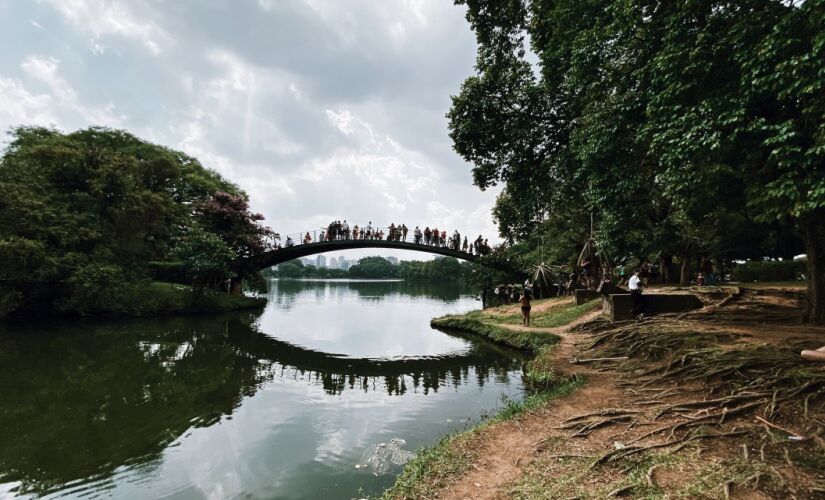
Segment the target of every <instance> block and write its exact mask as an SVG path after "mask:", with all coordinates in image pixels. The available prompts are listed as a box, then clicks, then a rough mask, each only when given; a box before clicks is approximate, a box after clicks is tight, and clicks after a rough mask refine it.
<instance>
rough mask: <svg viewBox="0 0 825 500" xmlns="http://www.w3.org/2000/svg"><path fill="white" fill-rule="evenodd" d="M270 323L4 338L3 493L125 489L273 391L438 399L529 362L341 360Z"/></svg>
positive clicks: (500, 357) (132, 327)
mask: <svg viewBox="0 0 825 500" xmlns="http://www.w3.org/2000/svg"><path fill="white" fill-rule="evenodd" d="M347 286H352V287H355V288H356V289H361V290H363V291H366V292H368V291H369V289H370V287H371V285H370V284H365V283H361V284H358V283H355V284H353V283H351V284H347ZM422 293H425V292H422ZM258 319H259V317H258V315H256V314H249V313H244V314H233V315H228V316H223V317H219V318H216V317H185V318H180V317H179V318H163V319H153V320H136V321H129V322H118V323H112V322H79V323H78V322H73V323H70V324H57V325H50V324H42V325H39V326H36V327H34V326H32V325H28V326H27V328H26V330H25V331H23V332H20V331H17V330H15V328H4V330H0V394H2V395H3V405H2V409H0V485H2V483H5V484H6V486H5V488H6V492H8V491H9V490H14V491H15V492H16V493H18V494H19V493H29V494H47V493H51V492H55V491H60V492H61V493H62V494H73V495H74V494H76V495H80V494H83V493H84V492H88V491H86V490H87V489H89V490H100V489H106V488H109V487H112V486H111V485H113V484H122V481H123V479H122V478H119V477H118V478H117V479H116V478H115V476H116V475H121V474H137V473H138V472H140V471H143V472H145V471H147V470H151V469H152V468H153V467H159V466H160V465H159V464H160V463H161V462H162V457H163V454H164V452H165V450H166V449H167V448H168V447H169V446H170V444H172V443H173V442H176V441H178V440H179V439H181V438H182V437H183V436H184V435H186V434H188V433H190V432H191V431H192V430H193V429H197V428H205V427H210V426H212V425H214V424H215V423H217V422H221V421H224V420H225V419H227V418H229V417H230V416H231V415H233V413H234V412H235V411H236V409H238V408H239V406H241V404H242V402H243V401H244V399H245V398H249V397H252V396H253V395H255V394H256V393H257V392H258V391H259V390H261V389H262V388H263V387H264V386H267V385H268V384H271V383H273V382H278V381H293V382H294V381H296V380H297V381H305V382H306V384H307V385H309V386H313V385H314V386H318V385H320V387H321V388H322V389H323V391H324V393H325V394H327V395H334V396H340V395H341V394H344V393H345V392H347V391H359V392H374V391H380V392H382V393H385V394H387V395H388V397H398V396H402V395H404V394H405V393H409V392H414V393H421V394H425V395H426V394H432V393H435V392H437V391H439V390H440V389H442V388H447V387H458V386H460V385H462V384H464V383H467V382H469V381H470V380H469V379H470V378H472V379H473V380H472V382H473V384H474V385H475V384H477V385H478V386H484V385H485V384H487V383H490V381H506V380H507V379H508V377H510V376H511V375H512V374H513V372H514V370H515V371H516V372H517V371H518V370H519V369H520V367H521V366H522V364H523V362H524V360H525V359H524V357H523V355H522V354H521V353H519V352H515V351H510V350H505V349H501V348H499V347H496V346H494V345H492V344H488V343H485V342H478V341H474V342H472V343H471V344H470V346H469V348H468V349H466V350H465V351H462V352H457V353H452V354H446V355H443V356H433V357H420V358H412V359H408V358H402V359H369V358H352V357H344V356H336V355H332V354H326V353H322V352H318V351H314V350H311V349H304V348H301V347H298V346H296V345H293V344H291V343H289V342H284V341H282V340H278V339H275V338H273V337H270V336H268V335H267V334H265V333H263V332H262V331H260V330H259V326H258V323H257V322H258ZM124 467H125V468H124ZM349 467H351V465H350V466H349ZM124 471H130V472H124ZM136 471H137V472H136ZM110 483H111V484H110ZM107 484H109V486H106V485H107ZM2 493H3V490H2V489H0V494H2Z"/></svg>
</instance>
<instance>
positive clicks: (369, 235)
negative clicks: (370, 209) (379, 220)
mask: <svg viewBox="0 0 825 500" xmlns="http://www.w3.org/2000/svg"><path fill="white" fill-rule="evenodd" d="M367 239H368V240H371V239H372V221H369V223H367Z"/></svg>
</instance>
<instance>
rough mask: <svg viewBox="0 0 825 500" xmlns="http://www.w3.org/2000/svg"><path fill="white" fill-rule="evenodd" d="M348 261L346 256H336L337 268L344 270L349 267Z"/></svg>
mask: <svg viewBox="0 0 825 500" xmlns="http://www.w3.org/2000/svg"><path fill="white" fill-rule="evenodd" d="M349 266H350V263H349V261H348V260H347V258H346V257H338V269H343V270H344V271H346V270H347V269H349Z"/></svg>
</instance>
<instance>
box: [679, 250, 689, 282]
mask: <svg viewBox="0 0 825 500" xmlns="http://www.w3.org/2000/svg"><path fill="white" fill-rule="evenodd" d="M680 260H681V261H682V274H681V276H679V284H680V285H682V286H686V285H689V284H690V257H688V256H687V255H683V256H682V257H681V258H680Z"/></svg>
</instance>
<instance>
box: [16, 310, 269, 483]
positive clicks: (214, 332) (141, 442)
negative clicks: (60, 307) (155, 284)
mask: <svg viewBox="0 0 825 500" xmlns="http://www.w3.org/2000/svg"><path fill="white" fill-rule="evenodd" d="M223 326H224V323H223V322H215V321H214V319H212V320H211V321H210V320H206V319H203V318H200V319H198V318H180V319H164V320H162V321H135V322H130V323H128V324H127V326H125V327H123V326H120V325H113V324H112V323H96V324H95V323H80V322H78V323H73V324H69V325H59V326H57V325H56V327H41V328H37V327H33V326H32V325H26V331H25V332H23V333H22V334H9V333H8V332H0V393H2V394H3V404H2V406H0V482H11V481H20V482H21V483H22V484H21V486H20V492H27V493H46V492H48V491H50V490H52V489H54V488H56V487H59V486H61V485H64V484H65V483H66V482H69V481H72V480H76V479H80V478H86V477H89V476H97V477H98V478H103V477H107V476H110V475H111V474H112V473H113V470H114V468H115V467H117V466H120V465H123V464H126V463H131V462H137V463H144V464H151V463H152V462H153V461H155V460H156V459H157V458H158V457H159V456H160V454H161V452H162V451H163V450H164V449H165V448H166V446H167V445H168V444H169V443H171V442H172V441H174V440H175V439H177V438H178V437H179V436H180V435H181V434H182V433H183V432H185V431H186V430H187V429H189V428H190V427H205V426H209V425H212V424H213V423H215V422H217V421H218V420H220V418H221V417H222V416H224V415H229V414H231V413H232V411H233V410H234V409H235V408H236V407H237V406H238V405H239V404H240V402H241V400H242V398H243V397H244V396H246V395H250V394H253V393H254V392H255V390H256V388H257V387H258V386H259V385H260V383H261V382H262V381H263V379H262V377H261V373H260V371H259V370H258V362H257V359H256V358H255V357H254V356H252V355H250V354H248V353H245V352H241V351H239V350H238V349H237V348H236V347H234V346H232V345H231V344H229V343H227V341H226V333H225V331H224V328H223Z"/></svg>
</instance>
